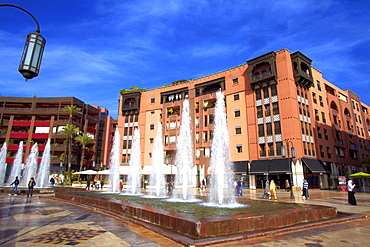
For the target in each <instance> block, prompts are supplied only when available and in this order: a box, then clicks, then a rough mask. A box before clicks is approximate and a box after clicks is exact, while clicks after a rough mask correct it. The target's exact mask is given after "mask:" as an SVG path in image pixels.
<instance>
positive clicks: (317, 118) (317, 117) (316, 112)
mask: <svg viewBox="0 0 370 247" xmlns="http://www.w3.org/2000/svg"><path fill="white" fill-rule="evenodd" d="M315 119H316V121H320V117H319V111H318V110H317V109H315Z"/></svg>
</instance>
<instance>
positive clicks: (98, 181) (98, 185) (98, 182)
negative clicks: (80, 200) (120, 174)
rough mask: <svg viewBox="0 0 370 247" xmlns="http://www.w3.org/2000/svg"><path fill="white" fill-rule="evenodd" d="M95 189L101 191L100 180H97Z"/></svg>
mask: <svg viewBox="0 0 370 247" xmlns="http://www.w3.org/2000/svg"><path fill="white" fill-rule="evenodd" d="M95 187H96V189H97V190H98V189H100V180H99V179H98V180H96V184H95Z"/></svg>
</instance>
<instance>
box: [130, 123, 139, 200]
mask: <svg viewBox="0 0 370 247" xmlns="http://www.w3.org/2000/svg"><path fill="white" fill-rule="evenodd" d="M140 156H141V151H140V130H139V128H135V131H134V139H133V141H132V148H131V156H130V161H129V166H130V169H129V174H128V176H127V193H128V194H131V195H139V194H140V193H141V192H140V169H141V161H140Z"/></svg>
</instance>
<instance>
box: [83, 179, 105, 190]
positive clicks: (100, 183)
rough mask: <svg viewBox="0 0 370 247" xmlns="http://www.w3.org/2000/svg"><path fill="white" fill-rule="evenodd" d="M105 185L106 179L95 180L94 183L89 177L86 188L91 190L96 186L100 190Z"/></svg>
mask: <svg viewBox="0 0 370 247" xmlns="http://www.w3.org/2000/svg"><path fill="white" fill-rule="evenodd" d="M103 186H104V181H103V180H99V179H97V180H93V181H92V183H91V182H90V180H89V179H88V180H87V181H86V189H87V190H90V188H94V189H96V190H99V189H103Z"/></svg>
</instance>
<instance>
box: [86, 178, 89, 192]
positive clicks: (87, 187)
mask: <svg viewBox="0 0 370 247" xmlns="http://www.w3.org/2000/svg"><path fill="white" fill-rule="evenodd" d="M86 189H87V190H90V179H87V181H86Z"/></svg>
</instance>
